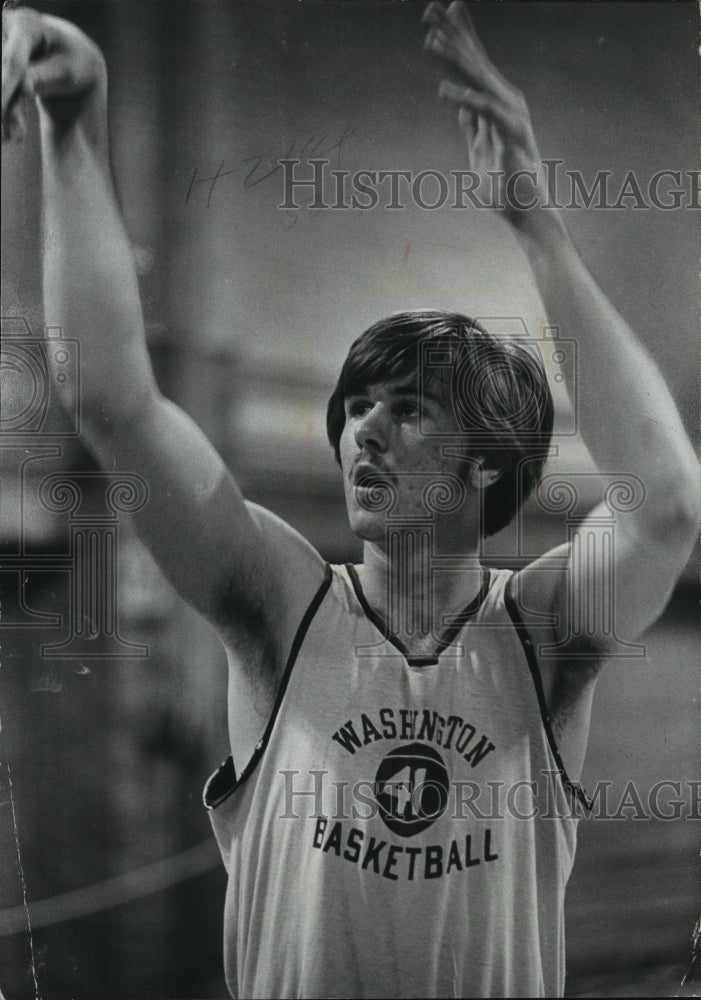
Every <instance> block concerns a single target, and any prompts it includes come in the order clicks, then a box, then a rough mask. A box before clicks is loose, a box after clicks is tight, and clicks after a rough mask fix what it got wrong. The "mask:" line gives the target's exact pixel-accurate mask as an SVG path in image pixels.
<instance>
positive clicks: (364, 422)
mask: <svg viewBox="0 0 701 1000" xmlns="http://www.w3.org/2000/svg"><path fill="white" fill-rule="evenodd" d="M355 440H356V443H357V444H358V446H359V447H360V448H366V449H367V450H369V451H384V450H385V449H386V447H387V415H386V413H385V412H384V409H383V407H382V405H381V403H375V405H374V406H371V407H370V409H368V410H367V411H366V412H365V413H364V414H363V416H362V417H361V419H360V420H358V422H357V423H356V425H355Z"/></svg>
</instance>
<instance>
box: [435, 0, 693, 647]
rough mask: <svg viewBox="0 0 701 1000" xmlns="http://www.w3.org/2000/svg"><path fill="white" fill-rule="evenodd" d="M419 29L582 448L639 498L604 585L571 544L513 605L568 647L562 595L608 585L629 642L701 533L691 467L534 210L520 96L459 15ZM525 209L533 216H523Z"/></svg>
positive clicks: (631, 361) (571, 255)
mask: <svg viewBox="0 0 701 1000" xmlns="http://www.w3.org/2000/svg"><path fill="white" fill-rule="evenodd" d="M426 18H427V20H428V22H429V24H430V25H431V27H430V30H429V34H428V36H427V43H426V44H427V48H428V49H429V50H430V51H431V52H433V53H434V54H436V55H437V56H439V57H440V58H441V59H442V60H443V61H444V62H445V64H446V65H447V66H448V67H449V70H450V74H451V79H449V80H445V81H443V82H442V83H441V88H440V93H441V95H442V96H443V97H445V98H447V99H449V100H451V101H453V102H455V103H456V104H457V106H458V107H459V114H458V117H459V122H460V125H461V128H462V130H463V132H464V133H465V137H466V140H467V146H468V151H469V156H470V164H471V168H472V169H473V170H474V171H476V172H477V173H479V174H481V175H484V176H485V177H486V176H487V171H501V172H502V175H503V184H502V192H501V194H502V197H501V198H500V199H499V200H500V201H501V203H502V204H503V206H504V208H503V209H502V211H503V214H504V215H505V217H506V219H507V220H508V221H509V223H510V224H511V226H512V228H513V230H514V232H515V233H516V235H517V237H518V239H519V241H520V243H521V245H522V247H523V249H524V251H525V253H526V255H527V258H528V261H529V263H530V266H531V269H532V271H533V274H534V276H535V279H536V282H537V286H538V289H539V291H540V295H541V298H542V300H543V304H544V306H545V309H546V312H547V314H548V317H549V320H550V321H551V322H553V323H556V324H557V325H558V326H559V327H560V328H561V329H562V330H563V331H564V333H565V335H566V336H567V337H568V338H571V339H574V340H575V341H576V344H577V348H578V352H579V374H580V378H579V384H578V385H577V387H576V390H577V393H578V395H577V402H578V417H579V428H580V430H581V433H582V436H583V437H584V440H585V441H586V444H587V446H588V448H589V450H590V452H591V454H592V457H593V458H594V460H595V462H596V464H597V466H598V468H599V470H601V472H603V473H613V474H614V475H615V474H632V475H634V476H636V477H637V478H638V479H639V480H640V481H641V482H642V485H643V489H644V499H643V502H642V503H641V504H640V505H639V506H637V507H636V509H631V510H629V511H627V512H618V513H617V514H616V524H615V548H614V551H613V553H612V561H611V564H610V566H609V567H607V570H606V572H607V579H606V580H602V574H601V572H600V569H601V567H600V566H597V565H596V564H595V562H594V561H592V560H589V559H588V556H587V550H586V547H585V546H581V547H580V545H579V544H577V539H576V538H575V540H574V543H573V545H572V546H571V549H569V550H568V549H566V548H563V549H561V550H556V552H555V553H550V554H549V556H548V557H546V559H545V560H541V561H539V562H538V563H536V564H534V565H533V566H531V567H530V568H528V569H526V570H525V571H523V572H522V573H521V574H519V576H520V591H521V598H522V601H523V604H524V606H525V607H529V608H531V609H532V610H534V611H536V612H539V613H551V614H552V613H554V614H555V616H556V621H557V622H558V625H557V627H556V629H555V641H557V640H558V639H559V640H563V639H566V638H567V634H568V633H567V629H568V627H569V615H568V595H570V594H571V588H573V587H575V588H579V592H580V597H581V600H582V601H583V600H585V599H586V597H587V594H589V595H590V596H591V597H593V598H594V599H595V600H598V599H599V597H600V596H601V594H597V593H596V591H597V589H599V588H601V587H602V586H609V585H610V586H611V587H612V590H613V601H614V604H613V612H614V620H615V631H616V633H617V635H618V636H619V637H620V638H621V639H623V640H625V641H630V640H632V639H634V638H635V637H636V636H637V635H639V634H640V633H641V631H642V630H643V629H645V628H646V627H647V626H648V625H650V624H651V623H652V622H653V621H654V620H655V618H656V617H657V616H658V615H659V613H660V612H661V611H662V609H663V608H664V606H665V604H666V602H667V600H668V598H669V595H670V593H671V591H672V588H673V586H674V584H675V582H676V580H677V578H678V577H679V574H680V573H681V571H682V569H683V567H684V565H685V563H686V561H687V559H688V557H689V553H690V551H691V548H692V545H693V542H694V539H695V537H696V535H697V532H698V530H699V517H700V507H701V489H700V480H699V468H698V463H697V461H696V456H695V455H694V452H693V449H692V446H691V444H690V442H689V440H688V438H687V435H686V433H685V430H684V427H683V424H682V421H681V419H680V416H679V413H678V412H677V408H676V406H675V404H674V400H673V399H672V397H671V395H670V392H669V390H668V388H667V386H666V384H665V381H664V379H663V378H662V375H661V374H660V371H659V369H658V368H657V366H656V364H655V363H654V361H653V360H652V358H651V357H650V356H649V354H648V353H647V351H646V350H645V349H644V347H643V346H642V345H641V344H640V343H639V341H638V340H637V339H636V337H635V336H634V334H633V332H632V331H631V329H630V327H629V326H628V324H627V323H626V322H625V320H624V319H623V318H622V317H621V316H620V315H619V314H618V312H617V311H616V310H615V309H614V307H613V306H612V305H611V303H610V302H609V301H608V299H607V298H606V296H605V295H604V293H603V292H602V291H601V289H600V288H599V287H598V285H597V284H596V282H595V281H594V279H593V278H592V276H591V274H590V273H589V271H588V270H587V268H586V267H585V265H584V264H583V262H582V260H581V258H580V257H579V255H578V253H577V251H576V250H575V248H574V246H573V244H572V242H571V240H570V237H569V235H568V233H567V231H566V229H565V225H564V222H563V219H562V216H561V215H560V214H559V213H558V212H557V211H555V210H553V209H544V208H543V207H542V206H543V205H545V204H546V203H547V201H548V194H547V191H546V190H545V180H544V177H543V172H542V164H541V162H540V157H539V154H538V149H537V145H536V141H535V137H534V134H533V130H532V127H531V123H530V118H529V113H528V108H527V105H526V102H525V99H524V97H523V95H522V94H521V93H520V92H519V91H518V90H517V89H516V88H515V87H513V86H512V85H511V84H510V83H509V82H508V81H507V80H505V79H504V77H503V76H502V75H501V73H499V71H498V70H497V69H496V68H495V67H494V65H493V64H492V63H491V62H490V60H489V58H488V56H487V55H486V53H485V51H484V49H483V47H482V45H481V44H480V41H479V39H478V38H477V36H476V34H475V32H474V28H473V25H472V22H471V18H470V15H469V12H468V11H467V8H466V6H465V5H464V4H461V3H452V4H451V5H450V6H449V7H448V8H444V7H442V6H441V5H439V4H431V5H430V7H429V8H428V10H427V12H426ZM519 171H528V172H529V176H528V180H527V184H528V185H530V187H526V188H524V187H518V186H517V183H518V182H517V180H516V177H517V175H518V176H520V177H521V178H522V180H523V179H524V178H525V175H524V174H518V172H519ZM510 178H511V187H510V188H509V189H507V185H508V184H509V179H510ZM531 202H532V203H533V207H531V208H530V209H524V208H523V207H522V206H523V205H524V204H526V203H531ZM574 389H575V387H574V386H573V385H572V384H571V383H570V385H569V390H570V392H573V391H574ZM633 506H634V505H633ZM600 513H601V511H597V510H595V511H593V512H592V514H591V515H590V516H589V517H588V518H587V519H586V520H585V522H584V523H583V524H582V526H581V528H580V529H579V532H578V534H579V538H580V539H582V540H585V539H586V538H587V536H588V535H591V536H592V537H593V536H594V535H595V534H596V532H597V531H599V527H598V521H597V515H598V514H600ZM606 513H607V515H608V516H610V512H609V511H608V510H607V511H606ZM580 548H581V552H580ZM575 550H576V551H578V552H580V554H579V555H577V557H576V559H575V556H574V552H575ZM553 555H555V556H556V557H557V560H555V559H553V558H552V557H553ZM568 557H569V561H568V562H567V564H566V565H567V568H566V570H565V577H564V579H563V578H562V577H556V576H554V575H553V574H552V573H546V572H543V569H544V565H547V563H548V560H549V562H550V564H551V565H553V564H555V563H556V561H559V560H560V559H567V558H568ZM541 634H542V633H541ZM610 641H611V635H610V632H609V631H608V630H607V631H604V630H603V629H602V630H600V631H598V632H595V633H594V634H592V635H589V636H588V637H587V645H588V646H589V650H590V651H591V652H592V653H593V654H595V655H596V654H598V653H603V654H605V653H606V652H607V651H608V650H609V649H610ZM572 652H574V647H572V648H571V649H570V653H572ZM578 652H580V653H581V652H582V650H581V649H580V650H578Z"/></svg>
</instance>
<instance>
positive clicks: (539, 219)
mask: <svg viewBox="0 0 701 1000" xmlns="http://www.w3.org/2000/svg"><path fill="white" fill-rule="evenodd" d="M512 224H513V227H514V231H515V233H516V236H517V237H518V240H519V242H520V243H521V245H522V246H523V248H524V250H525V251H526V252H527V253H529V254H530V253H545V254H549V253H559V252H561V251H562V250H563V249H564V248H565V247H567V246H571V245H572V241H571V239H570V235H569V233H568V231H567V227H566V226H565V222H564V219H563V217H562V214H561V212H560V211H559V210H558V209H554V208H552V209H551V208H543V207H541V206H540V205H536V206H535V207H534V208H533V209H531V210H530V211H528V212H524V213H522V215H520V216H519V217H518V218H517V219H514V220H512Z"/></svg>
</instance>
